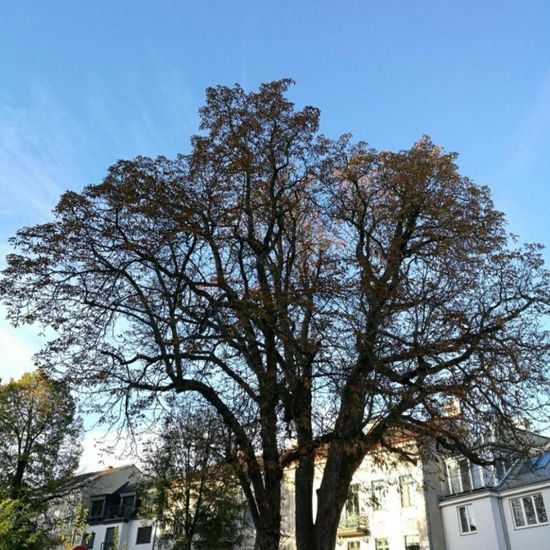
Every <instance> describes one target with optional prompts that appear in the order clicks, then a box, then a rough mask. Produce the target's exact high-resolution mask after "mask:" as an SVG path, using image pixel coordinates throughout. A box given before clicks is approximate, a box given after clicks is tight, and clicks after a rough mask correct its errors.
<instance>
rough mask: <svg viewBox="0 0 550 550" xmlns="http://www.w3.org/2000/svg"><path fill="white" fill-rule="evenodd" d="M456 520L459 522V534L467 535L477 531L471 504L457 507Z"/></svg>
mask: <svg viewBox="0 0 550 550" xmlns="http://www.w3.org/2000/svg"><path fill="white" fill-rule="evenodd" d="M458 522H459V524H460V532H461V534H463V535H469V534H471V533H476V532H477V526H476V519H475V516H474V507H473V506H472V505H471V504H466V506H459V507H458Z"/></svg>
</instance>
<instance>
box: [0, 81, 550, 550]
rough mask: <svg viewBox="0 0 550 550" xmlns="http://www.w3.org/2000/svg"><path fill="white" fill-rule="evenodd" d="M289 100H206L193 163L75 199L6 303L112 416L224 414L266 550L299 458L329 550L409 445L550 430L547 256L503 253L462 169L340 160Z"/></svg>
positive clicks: (300, 537) (410, 159)
mask: <svg viewBox="0 0 550 550" xmlns="http://www.w3.org/2000/svg"><path fill="white" fill-rule="evenodd" d="M290 84H291V81H289V80H281V81H276V82H272V83H268V84H264V85H262V86H261V87H260V88H259V90H258V91H256V92H250V93H247V92H245V91H244V90H243V89H242V88H241V87H240V86H238V85H236V86H234V87H232V88H228V87H224V86H217V87H214V88H210V89H208V90H207V97H206V104H205V106H204V107H202V108H201V110H200V116H201V124H200V130H201V132H200V133H199V134H198V135H196V136H194V137H193V138H192V143H191V150H190V152H189V153H188V154H184V155H180V156H178V157H177V158H176V159H174V160H169V159H166V158H163V157H159V158H157V159H150V158H144V157H138V158H136V159H135V160H133V161H119V162H118V163H116V164H115V165H114V166H112V167H111V168H110V169H109V171H108V174H107V176H106V177H105V179H104V180H103V182H101V183H99V184H97V185H89V186H87V187H86V188H84V190H83V191H82V192H67V193H65V194H64V195H63V196H62V198H61V200H60V202H59V204H58V206H57V207H56V209H55V212H54V218H53V221H51V222H50V223H46V224H44V225H38V226H35V227H29V228H24V229H21V230H20V231H19V232H18V233H17V236H16V237H15V238H14V239H13V245H14V246H15V247H16V253H14V254H11V255H10V256H8V265H7V268H6V269H5V271H4V273H3V280H2V282H1V283H0V293H1V295H2V297H3V300H4V302H5V303H6V305H7V307H8V310H9V316H10V318H11V320H12V321H13V322H14V323H15V324H19V323H33V322H38V323H40V324H42V325H45V326H47V327H52V328H53V329H54V330H55V331H56V334H57V335H58V337H57V338H56V339H54V340H53V341H52V342H50V344H49V346H48V347H47V348H46V349H45V350H44V351H43V353H42V357H43V359H44V360H45V361H47V363H48V364H49V365H57V366H58V367H57V368H58V369H59V374H61V375H63V376H64V377H65V378H66V379H67V380H68V381H69V382H70V383H72V384H76V385H78V386H80V387H82V388H90V389H92V390H93V391H101V392H103V393H102V394H103V395H106V396H108V398H107V401H108V403H109V404H110V405H111V410H114V409H115V408H116V407H117V406H120V407H121V408H120V409H119V410H122V411H123V412H124V413H125V414H127V415H128V417H130V418H133V419H136V418H139V415H140V414H143V413H142V411H143V410H144V409H145V408H147V407H148V406H149V405H150V404H151V402H152V400H153V399H155V398H158V396H161V395H163V394H171V393H182V392H188V393H190V394H193V395H196V396H197V398H198V399H201V400H203V401H205V402H206V403H208V404H209V405H210V406H211V407H212V408H213V410H215V411H216V412H217V414H218V415H219V417H220V419H221V420H222V421H223V423H224V425H225V427H226V429H228V430H229V431H230V432H231V434H232V437H233V452H232V453H230V454H229V460H230V461H231V463H232V465H233V467H234V468H235V470H236V472H237V475H238V477H239V480H240V482H241V484H242V487H243V490H244V493H245V496H246V498H247V501H248V505H249V507H250V510H251V515H252V518H253V520H254V524H255V527H256V531H257V543H256V544H257V547H258V548H260V547H261V548H270V549H271V548H277V546H278V544H279V539H280V504H281V477H282V472H283V469H284V468H285V466H286V465H288V464H290V463H291V462H293V461H297V463H298V467H297V469H296V478H295V491H296V494H295V497H296V518H295V519H296V542H297V545H298V548H299V549H300V550H309V549H313V548H316V549H324V548H333V547H334V545H335V541H336V533H337V527H338V521H339V517H340V513H341V510H342V507H343V505H344V503H345V500H346V497H347V494H348V486H349V483H350V481H351V477H352V475H353V472H354V471H355V470H356V469H357V467H358V466H359V464H360V463H361V461H362V459H363V457H364V456H365V454H366V453H368V452H369V451H370V450H372V449H374V448H379V447H380V446H382V447H388V448H390V449H391V447H392V443H391V437H389V434H391V433H394V432H395V430H406V431H412V432H414V433H416V434H418V435H419V436H420V437H429V438H430V439H431V440H432V441H433V440H435V441H437V443H438V444H439V445H440V446H442V447H444V448H448V449H451V450H456V449H458V450H460V451H461V452H464V453H465V454H467V456H470V457H471V458H473V459H476V458H478V459H479V458H480V457H479V456H478V454H477V449H476V446H475V442H476V438H475V437H473V438H472V435H471V434H472V433H474V434H475V433H476V432H477V433H481V432H483V431H484V430H485V429H488V427H489V426H490V427H492V429H506V428H507V427H509V426H510V425H511V424H512V422H513V419H514V418H516V417H517V416H518V415H520V414H524V413H525V414H527V413H528V412H531V413H533V414H535V413H536V412H542V411H545V408H544V406H545V405H546V402H545V401H544V399H543V398H544V397H545V396H546V393H545V391H542V390H546V389H547V385H548V370H547V368H546V364H547V361H548V334H547V333H546V332H545V331H544V326H543V324H541V319H542V316H543V315H545V314H547V312H548V304H549V290H550V289H549V278H548V274H547V273H546V271H545V270H544V266H543V262H542V260H541V256H540V250H539V247H538V246H536V245H528V246H518V245H517V244H516V242H515V240H514V239H513V238H511V237H510V236H508V235H507V233H506V228H505V220H504V217H503V215H502V214H501V213H500V212H498V211H496V210H495V208H494V206H493V204H492V202H491V198H490V194H489V190H488V189H487V188H485V187H480V186H478V185H476V184H475V183H473V182H472V181H470V180H469V179H468V178H466V177H464V176H462V175H460V174H459V172H458V169H457V165H456V162H455V161H456V155H455V154H453V153H448V152H446V151H444V150H443V149H442V148H441V147H438V146H436V145H434V144H433V143H432V142H431V141H430V140H429V139H428V138H426V137H424V138H422V139H420V141H418V142H417V143H416V144H414V145H413V146H412V148H411V149H409V150H404V151H399V152H388V151H376V150H374V149H372V148H369V147H368V146H367V145H366V144H365V143H361V142H360V143H354V142H353V141H352V139H351V138H350V137H349V136H343V137H342V138H340V139H339V140H336V141H334V140H330V139H328V138H326V137H324V136H321V135H319V134H318V125H319V111H318V110H317V109H316V108H313V107H305V108H303V109H302V110H296V109H295V108H294V105H293V104H292V103H291V102H290V101H289V99H288V98H287V97H286V96H285V93H286V92H287V89H288V87H289V85H290ZM450 399H459V400H460V402H461V410H462V414H461V418H460V422H454V421H452V420H451V419H449V418H448V415H447V413H446V411H447V409H448V407H447V405H448V402H449V400H450ZM495 427H496V428H495ZM289 441H293V442H296V443H295V444H293V445H289ZM320 449H322V452H323V454H324V456H325V459H326V466H325V469H324V474H323V478H322V483H321V486H320V488H319V490H318V495H317V496H318V506H317V512H316V516H315V517H314V516H313V512H312V501H313V499H314V490H313V475H314V456H315V454H316V452H319V450H320Z"/></svg>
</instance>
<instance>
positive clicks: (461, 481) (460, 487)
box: [447, 458, 473, 493]
mask: <svg viewBox="0 0 550 550" xmlns="http://www.w3.org/2000/svg"><path fill="white" fill-rule="evenodd" d="M447 469H448V475H449V489H450V492H451V493H465V492H467V491H471V490H472V488H473V487H472V475H471V471H470V461H469V460H467V459H465V458H461V459H458V460H456V461H454V463H451V464H448V465H447Z"/></svg>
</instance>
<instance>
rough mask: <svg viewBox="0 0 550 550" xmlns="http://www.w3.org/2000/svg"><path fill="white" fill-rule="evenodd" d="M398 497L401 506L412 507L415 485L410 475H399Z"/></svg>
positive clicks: (414, 498)
mask: <svg viewBox="0 0 550 550" xmlns="http://www.w3.org/2000/svg"><path fill="white" fill-rule="evenodd" d="M399 497H400V500H401V508H412V507H414V506H415V505H416V485H415V481H414V478H413V476H412V475H410V474H408V475H404V476H399Z"/></svg>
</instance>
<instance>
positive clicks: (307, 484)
mask: <svg viewBox="0 0 550 550" xmlns="http://www.w3.org/2000/svg"><path fill="white" fill-rule="evenodd" d="M314 468H315V463H314V458H313V456H311V455H310V456H307V457H305V458H303V459H302V460H301V461H300V464H299V465H298V468H297V469H296V474H295V483H296V485H295V497H296V500H295V501H296V511H295V520H296V547H297V549H298V550H315V526H314V523H313V507H312V503H313V481H314V473H315V469H314Z"/></svg>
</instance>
